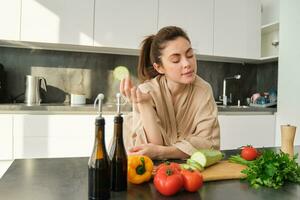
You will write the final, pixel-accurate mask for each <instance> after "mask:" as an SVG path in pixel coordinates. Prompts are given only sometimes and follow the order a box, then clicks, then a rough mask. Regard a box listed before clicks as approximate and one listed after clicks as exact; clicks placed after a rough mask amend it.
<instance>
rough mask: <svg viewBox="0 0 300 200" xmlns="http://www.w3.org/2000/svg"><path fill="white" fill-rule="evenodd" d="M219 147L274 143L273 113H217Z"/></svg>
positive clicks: (259, 145)
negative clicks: (219, 129) (219, 137)
mask: <svg viewBox="0 0 300 200" xmlns="http://www.w3.org/2000/svg"><path fill="white" fill-rule="evenodd" d="M218 119H219V123H220V128H221V149H222V150H224V149H235V148H239V147H241V146H244V145H248V144H251V145H253V146H255V147H270V146H274V145H275V123H276V121H275V120H276V119H275V115H219V116H218Z"/></svg>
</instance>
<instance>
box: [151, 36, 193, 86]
mask: <svg viewBox="0 0 300 200" xmlns="http://www.w3.org/2000/svg"><path fill="white" fill-rule="evenodd" d="M160 59H161V63H162V65H157V64H154V67H155V69H156V70H157V71H158V72H159V73H161V74H165V76H166V78H167V79H169V80H171V81H172V82H175V83H179V84H189V83H192V82H193V81H194V80H195V77H196V73H197V62H196V57H195V54H194V51H193V49H192V47H191V44H190V42H189V41H188V40H186V39H185V38H183V37H178V38H176V39H175V40H171V41H168V42H166V43H165V48H164V49H163V50H161V57H160Z"/></svg>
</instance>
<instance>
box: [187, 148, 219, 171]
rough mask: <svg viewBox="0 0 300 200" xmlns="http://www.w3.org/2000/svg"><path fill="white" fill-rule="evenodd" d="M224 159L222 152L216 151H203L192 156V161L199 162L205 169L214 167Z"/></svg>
mask: <svg viewBox="0 0 300 200" xmlns="http://www.w3.org/2000/svg"><path fill="white" fill-rule="evenodd" d="M222 158H223V154H222V152H221V151H218V150H214V149H201V150H198V151H196V152H195V153H193V155H192V156H191V159H192V160H194V161H196V162H198V163H199V164H200V165H201V166H203V167H208V166H210V165H213V164H215V163H217V162H219V161H220V160H222Z"/></svg>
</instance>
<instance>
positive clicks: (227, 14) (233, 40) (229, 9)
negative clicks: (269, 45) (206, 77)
mask: <svg viewBox="0 0 300 200" xmlns="http://www.w3.org/2000/svg"><path fill="white" fill-rule="evenodd" d="M260 9H261V7H260V0H226V1H224V0H215V12H214V13H215V21H214V55H216V56H225V57H238V58H251V59H258V58H260V41H261V40H260V37H261V36H260V24H261V10H260Z"/></svg>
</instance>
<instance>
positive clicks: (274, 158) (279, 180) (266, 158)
mask: <svg viewBox="0 0 300 200" xmlns="http://www.w3.org/2000/svg"><path fill="white" fill-rule="evenodd" d="M297 156H298V155H296V156H295V157H294V158H293V159H289V157H288V154H285V153H283V152H280V153H275V152H273V151H271V150H265V151H263V152H262V155H261V156H260V157H258V158H257V159H256V160H253V161H250V162H249V161H246V162H245V160H244V161H243V160H241V159H242V158H241V157H238V156H232V157H230V159H229V160H231V161H232V162H237V163H240V164H244V165H247V166H248V167H247V168H246V169H244V170H242V173H244V174H246V175H247V177H246V180H247V181H248V182H249V183H250V185H251V186H252V187H254V188H259V187H260V186H266V187H271V188H275V189H278V188H280V187H281V186H282V185H283V184H284V183H285V182H286V181H290V182H294V183H298V184H299V183H300V167H299V165H298V163H297V162H296V159H297Z"/></svg>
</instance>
